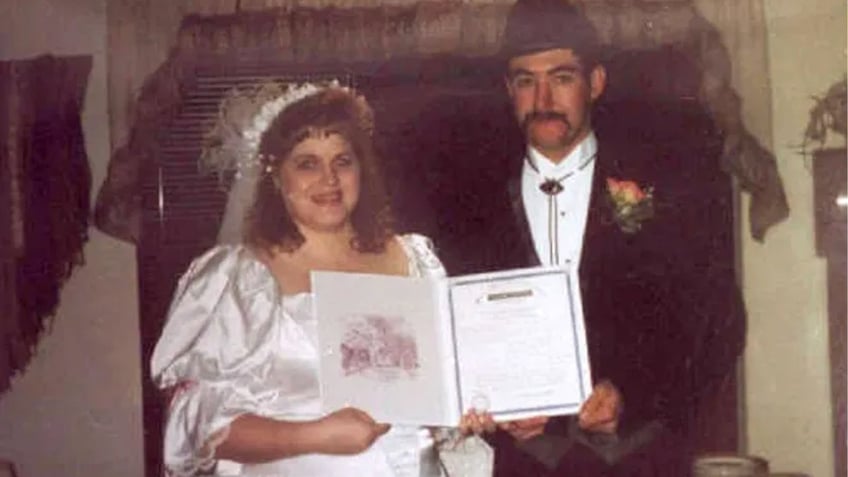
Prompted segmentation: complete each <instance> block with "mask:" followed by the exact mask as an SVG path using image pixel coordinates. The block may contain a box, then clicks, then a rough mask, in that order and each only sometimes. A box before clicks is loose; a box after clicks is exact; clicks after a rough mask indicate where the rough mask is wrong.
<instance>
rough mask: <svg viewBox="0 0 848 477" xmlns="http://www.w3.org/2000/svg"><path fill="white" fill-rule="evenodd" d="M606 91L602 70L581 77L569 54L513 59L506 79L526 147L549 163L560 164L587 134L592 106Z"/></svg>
mask: <svg viewBox="0 0 848 477" xmlns="http://www.w3.org/2000/svg"><path fill="white" fill-rule="evenodd" d="M605 85H606V72H605V71H604V68H603V67H602V66H596V67H594V68H593V69H592V71H588V72H587V71H585V70H584V67H583V64H582V63H581V61H580V59H579V58H578V57H577V55H575V54H574V52H573V51H572V50H571V49H568V48H558V49H553V50H545V51H541V52H538V53H531V54H527V55H523V56H517V57H515V58H512V59H511V60H510V61H509V70H508V73H507V78H506V87H507V91H508V92H509V96H510V99H511V100H512V104H513V107H514V110H515V116H516V119H517V120H518V124H519V125H520V126H521V129H522V131H524V135H525V138H526V140H527V142H529V143H530V144H531V145H532V146H534V147H535V148H536V149H537V150H538V151H539V152H541V153H542V154H544V155H545V156H546V157H548V158H549V159H550V160H552V161H553V162H559V161H560V160H562V159H563V158H564V157H565V156H566V155H567V154H568V153H569V152H571V150H572V149H573V148H574V147H575V146H576V145H577V144H578V143H579V142H580V141H581V140H582V139H583V138H585V137H586V135H588V134H589V131H590V121H589V116H590V111H591V105H592V103H593V102H594V101H595V99H597V98H598V97H599V96H600V95H601V93H602V92H603V90H604V86H605Z"/></svg>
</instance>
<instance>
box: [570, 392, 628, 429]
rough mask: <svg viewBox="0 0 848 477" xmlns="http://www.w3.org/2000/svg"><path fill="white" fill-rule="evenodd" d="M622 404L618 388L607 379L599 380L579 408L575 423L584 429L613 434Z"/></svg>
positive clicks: (616, 427)
mask: <svg viewBox="0 0 848 477" xmlns="http://www.w3.org/2000/svg"><path fill="white" fill-rule="evenodd" d="M623 404H624V401H623V399H622V397H621V393H620V392H619V391H618V388H616V387H615V385H614V384H612V383H611V382H609V381H601V382H600V383H598V384H597V385H596V386H595V388H594V389H592V394H591V395H590V396H589V399H587V400H586V402H584V403H583V407H581V408H580V414H579V416H578V420H577V424H578V425H579V426H580V428H581V429H583V430H584V431H589V432H602V433H605V434H615V432H616V431H617V430H618V418H619V417H620V416H621V411H622V409H623Z"/></svg>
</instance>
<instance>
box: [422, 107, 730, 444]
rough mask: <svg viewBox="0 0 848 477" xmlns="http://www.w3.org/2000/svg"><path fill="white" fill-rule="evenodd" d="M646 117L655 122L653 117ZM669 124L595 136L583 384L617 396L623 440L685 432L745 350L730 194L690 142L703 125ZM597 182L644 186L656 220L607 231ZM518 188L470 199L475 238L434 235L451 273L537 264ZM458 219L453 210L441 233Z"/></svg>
mask: <svg viewBox="0 0 848 477" xmlns="http://www.w3.org/2000/svg"><path fill="white" fill-rule="evenodd" d="M651 111H652V113H651V114H653V115H655V116H656V118H657V119H658V120H659V121H662V120H663V115H664V112H663V110H662V109H661V108H656V107H653V106H652V108H651ZM672 121H675V120H672ZM676 121H677V122H676V123H674V124H671V125H670V126H667V127H666V128H665V130H664V131H665V132H664V133H662V134H659V133H657V130H656V129H652V128H642V129H638V128H630V129H628V128H624V129H623V130H622V129H620V128H619V129H615V128H609V129H607V130H604V129H603V128H602V130H600V131H599V132H598V137H599V152H598V157H597V159H596V164H595V170H594V177H593V182H594V183H593V188H592V196H591V199H590V206H589V215H588V219H587V224H586V231H585V238H584V244H583V251H582V258H581V264H580V269H579V275H580V287H581V294H582V301H583V309H584V315H585V321H586V329H587V338H588V345H589V355H590V362H591V367H592V374H593V379H594V380H595V381H596V382H597V381H598V380H601V379H608V380H610V381H612V382H613V383H614V384H615V385H616V386H617V387H618V388H619V390H620V391H621V393H622V395H623V398H624V413H623V415H622V419H621V426H620V432H621V433H624V434H626V433H628V432H630V431H631V430H634V429H637V428H639V427H640V426H641V425H643V424H644V423H646V422H649V421H652V420H656V419H660V420H662V421H663V422H665V423H667V424H668V425H670V426H674V427H677V428H679V429H685V428H686V427H687V426H689V425H690V424H691V422H690V417H691V416H692V414H693V411H694V409H695V407H696V405H697V402H698V400H699V398H701V397H703V396H704V395H705V393H707V392H710V390H713V389H715V388H716V387H717V385H718V383H719V382H720V381H721V380H722V379H723V378H724V377H726V376H727V375H728V374H729V373H730V372H731V371H732V370H733V369H734V365H735V363H736V361H737V358H738V357H739V355H740V354H741V352H742V349H743V347H744V342H745V328H746V327H745V312H744V307H743V304H742V299H741V295H740V292H739V289H738V287H737V284H736V279H735V271H734V270H735V266H734V265H735V259H734V237H733V230H734V227H733V205H732V204H733V199H732V198H733V194H732V187H731V182H730V178H729V176H728V175H727V174H725V173H724V172H722V171H721V170H720V168H719V161H718V160H717V159H716V158H717V156H718V151H717V150H716V147H717V146H716V145H717V144H719V142H717V141H715V140H705V141H700V142H701V144H695V143H696V142H698V141H694V142H693V141H692V140H691V138H692V136H693V135H694V136H695V138H696V139H697V137H698V135H699V134H703V135H705V137H707V136H709V134H707V133H708V131H706V130H705V129H703V127H704V125H703V123H702V121H700V120H693V121H694V122H692V121H689V122H687V120H686V117H685V115H684V117H683V119H680V117H677V119H676ZM693 128H694V129H693ZM698 128H701V129H698ZM516 170H517V168H516ZM607 178H616V179H619V180H621V179H624V180H632V181H635V182H637V183H638V184H640V185H641V186H643V187H648V186H650V187H653V190H654V193H653V195H654V206H655V215H654V217H653V218H652V219H650V220H648V221H646V222H645V223H644V224H643V227H642V229H641V230H640V231H638V232H636V233H632V234H630V233H625V232H624V231H622V230H621V229H620V228H619V226H618V225H617V224H616V223H615V222H614V221H613V219H612V215H611V211H612V209H611V207H610V204H609V202H608V197H607V190H606V179H607ZM519 184H520V181H519V179H518V174H513V175H512V178H511V179H510V180H509V181H508V183H507V184H506V186H505V187H501V188H496V187H487V188H486V190H481V191H478V196H479V200H478V202H477V204H478V205H477V207H476V210H474V214H475V219H474V220H475V223H477V224H479V226H478V227H477V229H476V230H474V229H469V228H468V227H466V228H463V229H462V233H461V234H460V236H456V235H451V234H450V233H445V234H441V236H440V234H436V244H437V247H439V252H440V254H441V255H442V256H443V259H444V260H445V262H446V265H447V267H448V270H449V272H450V273H451V274H452V275H455V274H464V273H471V272H481V271H489V270H497V269H508V268H517V267H525V266H532V265H536V264H538V263H539V260H538V257H536V254H535V250H534V248H533V244H532V239H531V236H530V232H529V227H528V225H527V220H526V217H525V215H524V209H523V205H522V203H521V194H520V187H519ZM467 213H468V211H467V210H455V211H454V213H453V214H452V217H450V218H446V219H445V218H443V219H442V223H447V224H450V223H452V222H457V221H460V222H461V221H463V218H462V216H463V215H464V214H467ZM556 429H557V426H556V424H555V425H553V426H549V429H548V430H549V431H551V432H557V430H556Z"/></svg>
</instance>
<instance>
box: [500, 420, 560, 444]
mask: <svg viewBox="0 0 848 477" xmlns="http://www.w3.org/2000/svg"><path fill="white" fill-rule="evenodd" d="M548 419H549V417H548V416H539V417H528V418H527V419H517V420H515V421H507V422H502V423H500V424H498V427H500V428H501V429H502V430H503V431H506V432H507V433H509V435H511V436H512V437H513V438H515V439H516V440H519V441H526V440H527V439H530V438H531V437H536V436H538V435H541V434H542V433H543V432H545V424H547V423H548Z"/></svg>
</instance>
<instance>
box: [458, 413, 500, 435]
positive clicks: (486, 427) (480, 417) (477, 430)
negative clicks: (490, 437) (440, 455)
mask: <svg viewBox="0 0 848 477" xmlns="http://www.w3.org/2000/svg"><path fill="white" fill-rule="evenodd" d="M496 428H497V425H496V424H495V420H494V419H493V418H492V415H491V414H489V413H488V412H486V411H477V410H475V409H470V410H469V411H468V412H467V413H465V415H463V416H462V419H461V420H460V421H459V431H460V432H461V433H462V435H464V436H468V435H471V434H478V435H479V434H484V433H490V432H495V429H496Z"/></svg>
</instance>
